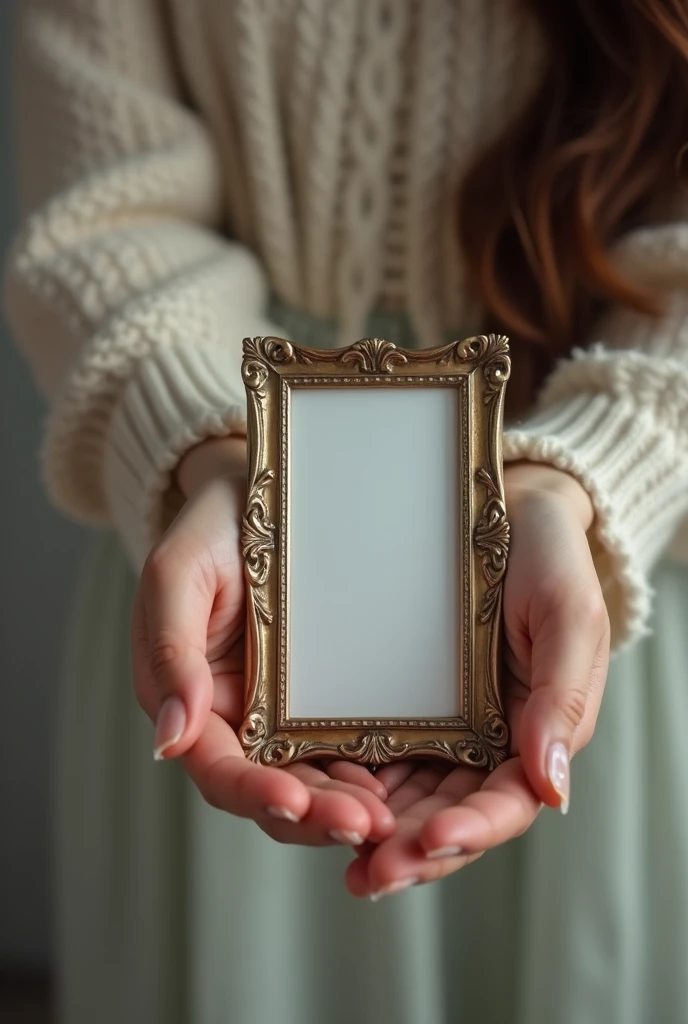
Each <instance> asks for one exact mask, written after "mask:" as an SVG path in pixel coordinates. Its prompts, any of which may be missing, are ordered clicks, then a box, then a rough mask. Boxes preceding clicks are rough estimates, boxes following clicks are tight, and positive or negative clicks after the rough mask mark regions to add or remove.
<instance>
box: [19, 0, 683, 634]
mask: <svg viewBox="0 0 688 1024" xmlns="http://www.w3.org/2000/svg"><path fill="white" fill-rule="evenodd" d="M17 46H18V55H19V59H18V62H17V64H18V81H17V90H16V92H17V97H18V102H19V110H18V117H17V124H18V128H19V147H18V149H19V163H20V172H21V173H20V184H21V190H22V203H23V208H24V216H23V222H22V225H21V227H20V230H19V232H18V234H17V238H16V239H15V242H14V245H13V246H12V250H11V252H10V254H9V257H8V261H7V267H6V276H5V292H6V300H7V302H6V304H7V310H8V313H9V317H10V320H11V323H12V326H13V329H14V332H15V334H16V337H17V339H18V342H19V344H20V345H21V347H22V348H23V350H24V351H25V353H26V354H27V356H28V358H29V359H30V361H31V363H32V366H33V367H34V372H35V375H36V378H37V381H38V383H39V385H40V387H41V388H42V390H43V391H44V392H45V394H46V395H47V397H48V398H49V401H50V403H51V411H50V415H49V419H48V424H47V429H46V435H45V442H44V449H43V464H44V468H45V476H46V480H47V484H48V487H49V490H50V493H51V495H52V497H53V499H54V500H55V501H56V502H57V503H58V504H59V505H60V506H61V507H62V508H63V509H65V510H66V511H68V512H70V513H72V514H74V515H76V516H79V517H81V518H83V519H86V520H90V521H94V522H113V523H115V524H116V526H117V527H118V529H119V530H120V532H121V534H122V536H123V537H124V539H125V542H126V543H127V546H128V548H129V550H130V552H131V554H132V557H133V559H134V561H135V562H136V563H139V564H140V562H141V561H142V559H143V558H144V557H145V555H146V553H147V551H148V550H149V548H150V545H151V544H152V543H153V542H154V541H155V539H156V538H157V537H158V536H159V535H160V532H161V530H162V529H164V527H165V525H166V523H167V522H168V520H169V518H170V516H171V515H173V514H174V512H175V505H174V500H173V499H174V490H173V489H171V488H170V486H169V485H170V479H171V472H172V470H173V469H174V466H175V465H176V463H177V461H178V459H179V458H180V456H181V455H182V454H183V453H184V452H185V451H187V450H188V448H189V447H190V446H192V445H193V444H195V443H197V442H198V441H200V440H202V439H203V438H205V437H207V436H209V435H222V434H228V433H232V432H239V431H242V430H244V429H245V418H244V399H243V388H242V386H241V381H240V372H239V371H240V349H241V344H240V343H241V339H242V337H244V336H245V335H248V334H265V333H283V334H285V333H286V334H288V333H289V328H287V327H284V326H280V324H286V323H289V324H291V325H292V327H293V328H295V331H298V330H299V324H303V325H304V334H305V333H308V335H309V336H311V335H312V336H319V334H318V331H319V330H320V328H319V327H318V324H320V325H321V326H322V330H323V331H324V330H325V325H326V326H327V331H328V332H329V334H331V336H332V338H333V339H334V338H335V337H337V336H338V337H339V339H340V340H341V341H342V342H347V343H348V342H351V341H353V340H355V339H356V338H357V337H358V336H360V334H362V333H363V332H364V331H365V329H366V328H365V325H366V323H368V324H370V323H373V322H374V321H373V320H371V319H370V314H371V311H374V310H377V311H378V312H379V313H380V314H381V315H382V316H383V317H384V316H387V317H390V316H392V315H395V316H396V315H397V314H398V315H399V316H400V317H402V318H403V324H404V325H405V326H404V332H403V333H404V336H406V335H407V334H408V333H409V332H410V329H411V325H413V327H415V329H416V332H417V335H418V337H419V338H420V343H421V344H425V345H428V344H435V343H437V342H438V341H439V340H441V339H442V338H443V337H445V336H446V334H447V331H448V330H454V329H457V328H458V327H460V326H461V325H463V328H464V330H470V329H473V328H475V327H476V325H477V324H478V323H479V322H480V318H481V311H480V309H479V308H478V306H477V305H476V303H475V300H474V297H473V296H472V295H471V294H470V291H469V289H468V287H467V278H466V274H465V266H464V265H463V263H462V260H461V256H460V251H459V247H458V244H457V236H456V229H455V203H456V192H457V188H458V187H459V184H460V181H461V177H462V175H463V174H464V173H465V171H466V168H467V167H468V166H469V165H470V163H471V161H472V160H473V159H474V158H475V155H476V153H477V152H478V151H479V150H480V149H482V148H483V147H484V146H485V145H487V144H488V143H489V141H490V140H491V139H492V138H494V137H495V135H496V134H497V133H498V132H500V131H501V130H502V129H503V128H504V126H505V125H507V124H508V122H509V120H510V119H511V118H513V117H514V116H516V115H517V114H518V112H519V110H520V109H522V107H523V105H524V104H525V102H526V101H527V97H528V95H529V93H530V92H531V90H532V89H533V88H534V87H535V85H536V83H537V81H538V76H539V74H540V67H541V61H542V57H543V54H542V51H541V45H540V39H539V35H538V30H537V25H536V23H535V22H534V21H533V19H532V18H531V16H530V14H529V13H528V11H527V9H526V8H525V6H524V5H523V4H522V3H521V2H520V0H495V2H494V3H489V4H487V3H485V2H483V0H345V2H340V0H259V2H257V0H195V2H194V3H188V2H187V0H118V2H117V3H114V2H113V0H62V2H61V3H60V4H56V3H54V2H53V0H24V2H23V5H22V9H21V15H20V19H19V31H18V39H17ZM684 205H685V203H684ZM657 221H658V223H657V224H656V225H652V224H649V225H647V226H646V227H644V228H643V229H642V230H638V231H635V232H634V233H633V234H630V235H629V236H628V237H626V238H624V239H622V240H621V241H620V243H619V244H618V246H617V249H616V252H615V254H614V258H615V260H616V261H617V263H618V265H619V267H620V268H621V269H622V271H623V272H624V273H625V274H627V275H628V276H630V277H631V278H632V279H634V280H637V281H639V282H642V283H646V284H648V285H650V286H651V287H653V288H654V289H656V290H658V291H659V293H660V294H661V296H662V297H663V300H664V310H663V315H662V317H661V318H659V319H657V320H656V321H653V320H649V319H647V318H644V317H640V316H638V315H637V314H634V313H630V312H628V311H623V310H612V311H611V312H610V313H609V314H607V315H606V316H605V318H604V320H602V321H601V322H600V323H599V324H598V325H597V327H596V330H595V331H594V332H593V334H592V335H591V337H589V338H581V339H580V348H579V350H577V351H576V352H575V353H574V354H573V355H572V357H571V358H570V359H567V360H565V361H563V362H562V363H561V364H560V365H558V366H557V367H556V369H555V371H554V372H553V374H552V376H551V378H550V380H549V381H548V382H547V383H546V385H545V387H544V388H543V389H542V391H541V393H540V394H539V395H538V396H526V397H528V398H529V399H533V404H532V409H531V412H530V414H529V415H527V416H526V417H525V418H524V419H523V420H522V421H520V422H517V423H510V424H508V426H507V430H506V433H505V454H506V458H507V459H516V458H528V459H534V460H541V461H546V462H549V463H552V464H554V465H557V466H559V467H561V468H563V469H565V470H567V471H568V472H571V473H573V474H575V475H576V476H578V477H579V479H580V480H581V481H582V483H583V485H584V486H585V487H586V488H587V490H588V491H589V493H590V495H591V496H592V499H593V502H594V504H595V510H596V518H595V524H594V527H593V530H592V531H591V545H592V549H593V554H594V557H595V561H596V565H597V569H598V572H599V574H600V578H601V580H602V584H603V587H604V589H605V594H606V598H607V603H608V606H609V610H610V615H611V618H612V626H613V633H614V642H615V643H616V644H617V645H618V644H620V643H623V642H625V641H626V640H628V639H630V638H632V637H634V636H637V635H639V634H640V633H642V631H643V629H644V628H645V623H646V621H647V616H648V610H649V605H650V597H651V595H650V590H649V587H648V582H647V579H648V572H649V570H650V568H651V566H652V564H653V562H654V561H655V560H656V559H657V558H658V557H659V556H660V555H661V554H662V552H664V551H665V550H667V547H668V545H669V544H670V542H671V540H672V537H674V536H675V535H676V539H675V540H674V547H673V548H672V550H673V551H674V552H675V553H677V554H679V555H682V556H683V557H686V556H688V529H686V527H685V516H686V512H687V511H688V427H687V425H686V424H687V422H688V418H687V417H686V407H687V405H688V217H687V216H686V211H685V210H682V209H680V207H676V208H675V209H673V210H672V212H671V213H669V214H667V213H664V212H663V214H662V217H661V218H660V217H659V216H658V217H657ZM268 304H269V308H270V309H272V310H274V311H275V319H276V322H272V320H271V318H270V316H268V315H267V314H266V310H267V309H268ZM289 309H291V310H292V311H293V316H292V315H287V310H289ZM280 310H281V311H282V312H281V313H280ZM390 311H395V312H394V313H391V312H390ZM309 317H310V322H311V327H309V329H308V331H306V326H305V325H306V322H307V320H308V318H309ZM390 322H391V321H390ZM400 323H401V321H400ZM311 328H312V329H311ZM337 332H338V335H337ZM518 377H519V375H518V374H515V379H518ZM681 524H684V525H683V526H681ZM681 529H682V530H683V533H681Z"/></svg>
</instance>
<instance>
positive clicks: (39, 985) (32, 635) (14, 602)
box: [0, 0, 82, 1024]
mask: <svg viewBox="0 0 688 1024" xmlns="http://www.w3.org/2000/svg"><path fill="white" fill-rule="evenodd" d="M14 8H15V3H14V0H3V2H2V3H1V4H0V147H1V158H0V249H1V250H2V253H3V254H4V253H5V251H6V248H7V245H8V243H9V240H10V238H11V234H12V231H13V229H14V226H15V223H16V212H15V204H14V182H13V173H12V156H11V114H10V106H11V100H10V77H11V46H12V32H11V29H12V21H13V13H14ZM0 332H1V335H2V337H1V338H0V430H1V433H0V438H1V442H0V459H1V463H0V480H1V481H2V485H1V491H0V493H1V494H2V503H1V505H0V518H1V522H0V587H1V588H2V589H1V599H0V1021H2V1024H24V1022H27V1024H29V1022H33V1021H36V1022H43V1021H45V1020H48V1019H49V1018H48V1017H47V1016H46V1011H45V1009H44V1007H45V1006H46V1005H47V1003H48V1001H49V986H50V964H51V958H52V957H51V953H52V949H51V946H52V934H51V895H50V889H51V885H50V882H51V879H50V870H51V868H50V863H51V859H50V832H51V821H50V787H51V776H52V763H53V741H54V729H53V719H54V716H55V714H56V711H57V700H56V698H57V695H58V693H57V690H58V679H57V668H58V665H59V661H60V645H61V642H62V637H63V633H64V625H65V616H66V614H67V613H68V609H69V605H70V599H71V594H72V590H73V585H74V579H75V574H76V568H77V565H78V561H79V553H80V546H81V540H82V537H81V534H80V531H79V530H78V528H77V527H76V526H73V525H72V524H71V523H68V522H66V521H65V520H64V519H62V518H61V517H60V516H59V515H58V514H57V513H56V512H54V511H53V510H52V509H51V508H50V507H49V506H48V504H47V502H46V499H45V496H44V493H43V489H42V487H41V483H40V472H39V466H38V457H37V450H38V446H39V440H40V434H41V423H42V420H43V416H44V409H43V405H42V403H41V400H40V398H39V397H38V395H37V393H36V391H35V388H34V387H33V384H32V381H31V377H30V375H29V373H28V371H27V368H26V366H25V364H24V362H23V361H22V359H21V356H20V355H18V353H17V352H16V351H15V349H14V348H13V347H12V344H11V341H10V338H9V335H8V330H7V325H6V324H5V323H4V321H3V322H0Z"/></svg>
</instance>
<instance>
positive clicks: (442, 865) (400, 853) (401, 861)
mask: <svg viewBox="0 0 688 1024" xmlns="http://www.w3.org/2000/svg"><path fill="white" fill-rule="evenodd" d="M418 831H419V823H418V821H414V820H412V819H408V818H407V819H404V820H402V821H399V822H398V824H397V831H396V833H395V834H394V835H393V836H392V838H391V839H387V840H385V842H384V843H381V844H380V845H379V846H378V847H377V848H376V849H374V850H373V852H372V853H370V854H369V855H368V856H367V857H360V858H356V860H355V861H354V862H353V863H352V864H350V865H349V867H348V868H347V871H346V874H345V882H346V885H347V887H348V889H349V891H350V892H351V893H352V894H353V895H356V896H369V897H370V898H371V899H372V900H374V901H376V900H378V899H380V898H381V897H383V896H392V895H395V894H396V893H399V892H403V891H404V890H405V889H409V888H410V887H411V886H414V885H420V884H422V883H425V882H431V881H435V880H437V879H439V878H443V877H444V876H445V875H447V874H450V873H451V872H453V871H456V870H457V869H459V868H461V867H464V866H465V865H466V864H468V863H470V862H471V861H473V860H476V859H477V858H478V857H479V856H481V854H480V853H474V854H461V855H456V856H452V857H445V858H443V859H442V860H428V858H427V857H426V856H425V854H424V851H423V850H422V848H421V847H420V845H419V842H418Z"/></svg>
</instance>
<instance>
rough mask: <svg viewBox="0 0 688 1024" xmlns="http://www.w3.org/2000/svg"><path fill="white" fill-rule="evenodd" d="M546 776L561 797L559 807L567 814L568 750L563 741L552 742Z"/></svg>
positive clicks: (568, 795)
mask: <svg viewBox="0 0 688 1024" xmlns="http://www.w3.org/2000/svg"><path fill="white" fill-rule="evenodd" d="M547 777H548V778H549V781H550V782H551V783H552V785H553V787H554V788H555V789H556V791H557V793H558V794H559V796H560V797H561V804H560V805H559V809H560V811H561V813H562V814H568V810H569V803H570V796H571V769H570V764H569V752H568V750H567V749H566V747H565V746H564V744H563V743H553V744H552V746H551V747H550V748H549V753H548V755H547Z"/></svg>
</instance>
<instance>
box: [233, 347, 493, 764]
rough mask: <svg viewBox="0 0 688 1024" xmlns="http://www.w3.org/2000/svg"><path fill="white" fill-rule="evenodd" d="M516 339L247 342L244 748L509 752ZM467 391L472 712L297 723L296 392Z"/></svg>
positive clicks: (466, 582) (483, 758)
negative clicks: (506, 619) (420, 345)
mask: <svg viewBox="0 0 688 1024" xmlns="http://www.w3.org/2000/svg"><path fill="white" fill-rule="evenodd" d="M508 351H509V348H508V342H507V339H506V338H505V337H502V336H499V335H487V336H480V337H475V338H468V339H466V340H464V341H458V342H454V343H453V344H451V345H447V346H445V347H444V348H438V349H431V350H428V349H421V350H418V351H407V350H403V349H399V348H397V347H396V346H395V345H393V344H392V343H391V342H389V341H384V340H381V339H378V338H369V339H366V340H363V341H359V342H356V344H354V345H351V346H350V347H348V348H342V349H335V350H321V349H308V348H304V347H302V346H300V345H296V344H293V343H292V342H289V341H285V340H283V339H280V338H247V339H246V340H245V341H244V360H243V366H242V375H243V379H244V383H245V386H246V392H247V397H248V439H249V473H248V498H247V509H246V516H245V519H244V523H243V530H242V550H243V555H244V559H245V570H246V582H247V631H246V652H247V659H246V679H247V686H246V713H245V718H244V721H243V724H242V726H241V729H240V733H239V735H240V739H241V742H242V745H243V747H244V750H245V752H246V755H247V756H248V757H249V758H251V759H252V760H256V761H260V762H262V763H264V764H271V765H286V764H288V763H290V762H293V761H297V760H302V759H304V758H331V757H336V758H345V759H347V760H351V761H359V762H363V763H367V764H382V763H387V762H389V761H394V760H396V759H398V758H402V757H438V758H442V759H444V760H448V761H452V762H459V763H462V764H467V765H475V766H478V767H488V768H493V767H494V766H495V765H497V764H499V763H500V761H502V760H504V758H505V757H506V755H507V744H508V730H507V726H506V722H505V720H504V715H503V711H502V703H501V699H500V688H499V671H500V660H501V658H500V649H501V600H502V581H503V577H504V573H505V570H506V560H507V553H508V544H509V524H508V521H507V518H506V509H505V505H504V485H503V475H502V452H501V439H502V417H503V406H504V390H505V384H506V382H507V380H508V378H509V372H510V361H509V355H508ZM330 386H331V387H362V386H364V387H389V386H394V387H408V386H411V387H418V386H421V387H455V388H458V390H459V395H460V399H459V402H460V405H459V410H460V412H459V415H460V423H461V461H460V466H459V467H458V468H457V473H458V478H459V486H460V503H459V504H460V509H461V520H462V521H461V545H462V559H461V570H460V571H461V573H462V593H463V602H462V604H463V623H462V638H463V641H462V644H461V648H462V651H461V657H460V661H461V665H460V673H459V674H460V697H461V702H460V707H461V709H462V713H461V716H460V717H457V718H451V719H445V720H436V719H419V720H413V721H411V720H397V719H361V720H354V719H337V720H335V721H332V720H328V721H321V720H315V719H308V720H305V721H303V720H298V721H296V720H293V719H290V718H289V717H288V715H287V709H288V691H289V678H288V677H289V633H288V617H287V600H286V595H287V594H288V582H289V474H288V466H289V446H290V440H289V417H290V412H289V410H290V394H291V389H292V388H302V387H318V388H322V387H330Z"/></svg>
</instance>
